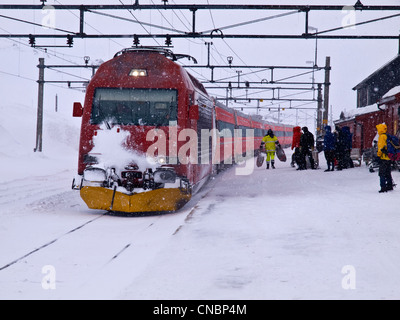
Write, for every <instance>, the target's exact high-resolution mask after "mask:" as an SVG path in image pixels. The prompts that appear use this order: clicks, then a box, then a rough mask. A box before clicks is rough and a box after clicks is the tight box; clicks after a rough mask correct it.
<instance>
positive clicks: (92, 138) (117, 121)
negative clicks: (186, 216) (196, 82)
mask: <svg viewBox="0 0 400 320" xmlns="http://www.w3.org/2000/svg"><path fill="white" fill-rule="evenodd" d="M192 86H193V85H192V83H191V81H190V79H189V78H188V77H187V74H186V72H185V71H184V70H183V69H182V68H181V67H180V66H179V65H177V64H176V63H175V62H173V61H171V59H169V58H167V57H165V56H164V55H162V54H160V53H158V52H153V51H139V50H137V51H135V50H126V51H123V52H122V53H120V54H117V55H116V56H115V57H114V58H113V59H111V60H110V61H107V62H105V63H104V64H102V65H101V66H100V67H99V69H98V70H97V72H96V74H95V75H94V77H93V78H92V80H91V81H90V83H89V85H88V87H87V91H86V97H85V103H84V106H83V107H82V106H81V105H80V104H79V103H75V104H74V116H81V117H82V125H81V136H80V146H79V161H78V175H77V176H76V177H75V179H74V181H73V188H74V189H79V190H80V195H81V197H82V199H83V200H84V202H85V203H86V204H87V206H88V207H89V208H91V209H101V210H109V211H118V212H164V211H176V210H178V209H179V208H181V207H182V206H183V205H184V204H185V203H187V202H188V201H189V200H190V198H191V194H192V185H193V183H194V182H195V181H194V180H193V179H194V178H193V177H192V175H191V172H192V171H191V170H190V167H191V166H190V163H189V164H188V163H185V164H182V163H181V162H182V161H180V160H179V159H178V154H177V150H178V149H179V147H180V145H181V144H182V142H179V141H178V139H177V136H178V134H179V132H180V131H181V130H182V129H184V128H186V127H187V126H188V123H190V119H189V112H188V106H189V101H188V100H189V97H190V94H191V90H192V89H191V88H192ZM189 162H190V161H189Z"/></svg>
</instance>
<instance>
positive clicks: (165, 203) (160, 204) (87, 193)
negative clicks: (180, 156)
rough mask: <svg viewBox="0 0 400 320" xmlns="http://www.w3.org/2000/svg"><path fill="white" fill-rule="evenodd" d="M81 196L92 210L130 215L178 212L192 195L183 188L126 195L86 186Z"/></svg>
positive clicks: (107, 189) (111, 190) (113, 190)
mask: <svg viewBox="0 0 400 320" xmlns="http://www.w3.org/2000/svg"><path fill="white" fill-rule="evenodd" d="M80 195H81V198H82V199H83V201H84V202H85V203H86V205H87V206H88V207H89V208H90V209H100V210H109V211H116V212H129V213H130V212H163V211H176V210H178V209H180V208H181V207H182V206H184V205H185V204H186V203H187V202H188V201H189V200H190V198H191V193H188V192H185V191H184V190H182V189H181V188H161V189H155V190H148V191H144V192H140V193H133V194H126V193H123V192H119V191H117V190H116V188H114V189H109V188H104V187H93V186H84V187H82V188H81V190H80Z"/></svg>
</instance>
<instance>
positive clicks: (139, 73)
mask: <svg viewBox="0 0 400 320" xmlns="http://www.w3.org/2000/svg"><path fill="white" fill-rule="evenodd" d="M129 75H130V76H132V77H147V70H146V69H132V70H131V72H129Z"/></svg>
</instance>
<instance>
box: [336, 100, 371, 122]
mask: <svg viewBox="0 0 400 320" xmlns="http://www.w3.org/2000/svg"><path fill="white" fill-rule="evenodd" d="M377 110H378V104H377V103H374V104H371V105H369V106H366V107H362V108H357V109H354V110H350V111H347V110H346V109H345V110H343V114H344V119H340V120H338V121H343V120H349V119H353V118H355V117H356V116H359V115H361V114H367V113H371V112H375V111H377Z"/></svg>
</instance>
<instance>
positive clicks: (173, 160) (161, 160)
mask: <svg viewBox="0 0 400 320" xmlns="http://www.w3.org/2000/svg"><path fill="white" fill-rule="evenodd" d="M156 161H157V163H158V164H159V165H166V164H179V159H178V157H169V156H158V157H157V159H156Z"/></svg>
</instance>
